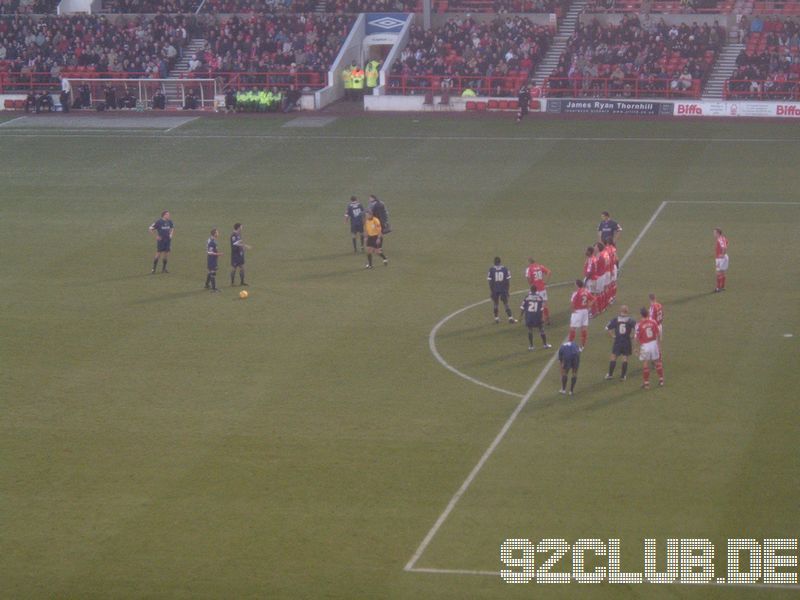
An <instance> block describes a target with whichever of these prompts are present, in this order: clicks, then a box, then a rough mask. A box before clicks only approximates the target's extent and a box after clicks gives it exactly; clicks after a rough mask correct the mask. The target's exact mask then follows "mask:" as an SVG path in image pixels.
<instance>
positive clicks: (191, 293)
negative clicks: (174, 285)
mask: <svg viewBox="0 0 800 600" xmlns="http://www.w3.org/2000/svg"><path fill="white" fill-rule="evenodd" d="M200 294H209V295H210V292H209V291H208V290H204V289H199V290H186V291H183V292H172V293H171V294H161V295H160V296H151V297H150V298H141V299H139V300H134V301H133V302H131V303H130V304H131V305H133V306H137V305H142V304H155V303H156V302H169V301H171V300H180V299H181V298H188V297H189V296H197V295H200ZM215 295H217V294H215Z"/></svg>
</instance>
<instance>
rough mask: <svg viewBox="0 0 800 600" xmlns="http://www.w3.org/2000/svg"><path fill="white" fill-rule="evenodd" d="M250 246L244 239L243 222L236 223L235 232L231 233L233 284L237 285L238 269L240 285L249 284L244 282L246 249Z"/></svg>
mask: <svg viewBox="0 0 800 600" xmlns="http://www.w3.org/2000/svg"><path fill="white" fill-rule="evenodd" d="M249 249H250V246H248V245H247V244H245V243H244V240H243V239H242V224H241V223H234V225H233V233H231V285H236V283H235V281H236V271H237V270H238V271H239V283H240V285H247V284H246V283H245V282H244V251H245V250H249Z"/></svg>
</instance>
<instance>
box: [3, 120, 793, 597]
mask: <svg viewBox="0 0 800 600" xmlns="http://www.w3.org/2000/svg"><path fill="white" fill-rule="evenodd" d="M285 122H286V119H284V118H277V117H276V118H264V119H258V118H241V119H230V120H228V119H218V118H211V119H199V120H196V121H194V122H192V123H190V124H188V125H185V126H183V127H180V128H178V129H176V130H174V131H170V132H163V131H152V132H142V131H94V130H92V131H85V132H82V131H79V130H76V131H43V130H41V129H26V128H19V127H16V128H15V127H14V123H10V124H9V126H7V127H0V151H1V152H2V156H3V160H2V161H0V177H1V178H2V179H1V181H2V191H0V215H1V216H2V223H3V225H4V236H3V247H4V250H3V252H2V261H0V281H2V294H0V308H1V310H0V327H2V342H1V343H0V365H2V367H0V369H2V377H0V414H2V418H0V540H2V542H1V544H2V546H0V547H1V548H2V553H1V554H0V582H2V583H1V584H0V597H3V598H127V597H130V598H134V597H136V598H141V597H148V598H155V597H159V598H201V597H208V598H246V597H254V598H255V597H257V598H346V599H355V598H454V599H455V598H458V599H461V598H532V597H537V598H538V597H545V598H550V597H553V598H575V597H588V598H726V599H728V598H762V597H767V596H769V597H796V594H797V590H796V589H794V590H792V589H781V588H761V589H759V588H738V589H735V588H732V587H730V586H702V587H695V586H680V585H669V586H657V585H629V586H623V585H602V586H583V585H578V584H576V583H573V584H571V585H562V586H546V585H538V584H529V585H518V586H514V585H509V584H506V583H504V582H503V581H502V580H501V579H500V577H499V576H490V575H479V574H472V573H451V574H447V573H441V572H419V571H413V570H412V571H410V572H409V571H406V570H404V567H405V566H406V564H407V563H408V561H409V560H410V558H411V557H412V555H413V554H414V553H415V551H416V550H417V548H418V547H419V546H420V543H421V542H422V540H423V538H425V536H426V534H427V533H428V532H429V531H430V529H431V527H432V526H433V525H434V522H435V521H436V520H437V518H438V517H439V516H440V515H441V514H442V512H443V511H444V510H445V507H446V506H447V505H448V502H450V500H451V498H453V495H454V493H456V491H457V490H458V489H459V486H461V485H462V483H463V482H464V481H465V479H466V478H467V476H468V475H469V474H470V472H471V470H472V469H473V467H475V465H476V464H477V463H478V461H479V459H480V458H481V456H482V455H483V454H484V452H485V451H486V449H487V448H488V447H489V445H490V444H491V443H492V441H493V440H494V439H495V436H497V434H498V432H499V431H500V429H501V427H502V426H503V424H504V423H506V421H507V419H508V418H509V416H510V415H511V413H512V412H513V411H514V408H515V407H516V406H517V405H518V403H519V401H520V396H521V395H524V394H525V393H526V392H527V390H529V389H530V387H531V385H532V383H533V382H534V380H536V378H537V377H538V376H539V375H540V373H542V371H543V369H545V367H546V366H547V364H548V361H549V360H550V357H551V356H552V354H551V352H552V351H543V350H537V351H536V352H532V353H531V352H528V351H527V339H526V337H525V331H524V328H523V327H522V326H520V325H516V326H511V325H508V324H505V323H501V324H500V325H494V323H493V322H492V318H491V308H490V306H489V305H488V304H482V305H478V306H476V307H474V308H471V309H469V310H465V311H463V312H461V313H459V314H457V315H455V316H453V317H452V318H451V319H449V320H447V321H446V322H445V323H444V324H443V325H442V326H441V328H440V329H439V331H438V333H437V335H436V339H435V344H436V347H437V349H438V351H439V352H440V353H441V356H442V357H443V359H444V360H445V361H446V362H447V363H449V364H450V365H452V366H453V367H454V368H456V369H458V370H460V371H462V372H463V373H465V374H467V375H469V376H470V377H472V378H474V379H476V380H479V381H481V382H484V383H486V384H489V385H493V386H496V387H499V388H503V389H505V390H508V391H509V392H511V394H502V393H498V392H496V391H492V390H490V389H487V388H485V387H481V386H479V385H476V384H475V383H473V382H470V381H468V380H466V379H464V378H460V377H458V376H457V375H455V374H454V373H452V372H451V371H448V370H446V369H445V368H444V366H443V365H441V364H440V363H439V362H437V360H435V358H434V356H433V355H432V353H431V352H430V350H429V346H428V345H429V334H430V332H431V330H432V328H433V327H434V326H435V325H436V324H437V323H439V322H440V321H441V320H442V319H444V318H445V317H447V316H448V315H451V314H452V313H454V312H456V311H458V310H459V309H461V308H463V307H465V306H467V305H470V304H473V303H476V302H479V301H481V300H483V299H484V298H486V296H487V289H486V282H485V276H486V275H485V274H486V270H487V269H488V267H489V265H490V264H491V260H492V258H493V257H494V256H495V255H499V256H501V257H502V258H503V260H504V261H505V263H506V264H507V265H508V266H509V267H510V269H511V271H512V282H513V284H512V288H513V289H515V290H522V289H523V282H522V273H523V268H524V266H525V265H526V263H527V257H528V256H529V255H533V256H535V257H536V258H537V259H539V260H540V261H542V262H543V263H544V264H546V265H548V266H549V267H550V268H551V269H552V270H553V282H568V281H570V280H572V279H574V278H575V277H576V276H577V275H579V273H580V269H581V265H582V249H583V248H584V247H585V246H586V245H587V243H590V242H592V241H594V239H595V236H596V233H595V231H596V226H597V222H598V220H599V213H600V211H601V210H609V211H610V212H611V213H612V215H613V216H614V217H615V218H616V219H617V220H618V221H620V222H621V223H622V225H623V228H624V231H623V234H622V238H621V243H620V254H621V255H622V254H624V253H625V252H627V251H628V250H629V249H630V247H631V244H632V243H633V241H634V239H635V238H636V237H637V235H638V234H639V232H641V231H642V230H643V228H644V227H645V225H646V224H647V223H648V221H649V220H650V219H651V217H652V216H653V214H654V212H655V211H656V210H657V209H658V208H659V207H660V206H662V203H666V204H664V205H663V208H662V210H661V212H660V213H659V214H658V217H657V218H656V219H655V220H654V221H653V222H652V223H651V226H650V227H649V229H647V231H646V233H645V235H643V236H642V237H641V239H640V241H639V244H638V245H637V246H636V248H634V249H633V251H632V252H631V253H630V256H629V258H628V260H627V263H626V264H625V268H624V271H623V274H622V276H621V279H620V285H619V288H620V290H619V299H618V302H619V303H626V304H628V305H630V306H631V307H632V308H634V309H635V308H638V307H639V306H642V305H644V304H645V303H646V299H647V293H648V292H650V291H653V292H656V293H657V294H658V296H659V298H660V300H661V301H662V302H663V304H664V306H665V312H666V326H665V336H664V354H665V370H666V378H667V386H666V387H665V388H663V389H654V390H652V391H649V392H643V391H641V390H640V389H639V380H640V369H639V366H638V361H636V363H635V364H634V365H633V366H632V370H631V373H630V376H629V380H628V381H627V382H625V383H622V382H619V381H613V382H605V381H603V379H602V377H603V374H604V372H605V369H606V367H607V361H608V352H609V350H610V341H609V340H608V338H607V337H606V336H605V335H604V333H603V330H602V328H603V326H604V325H605V323H606V318H605V317H606V315H604V316H603V317H602V318H600V319H596V320H595V321H593V322H592V324H591V327H590V333H589V343H588V346H587V349H586V351H585V352H584V354H583V359H582V365H581V371H580V377H579V381H578V386H577V393H576V395H575V396H574V397H571V398H567V397H562V396H560V395H559V394H557V393H556V390H557V388H558V386H559V377H558V373H557V369H556V368H553V369H551V370H549V371H548V372H547V374H546V375H545V377H544V379H543V380H542V383H541V385H540V386H539V387H538V388H537V389H536V390H535V392H534V393H533V394H532V395H531V396H530V399H529V401H528V403H527V404H526V405H525V407H524V409H523V410H522V411H521V412H520V413H519V415H518V417H517V418H516V419H515V420H514V422H513V424H512V425H511V427H510V428H509V429H508V432H507V433H506V435H505V436H504V437H503V439H502V441H501V442H500V443H499V445H497V447H496V449H495V450H494V451H493V452H492V454H491V456H490V457H489V458H488V460H487V461H486V462H485V464H484V465H483V466H482V468H481V469H480V471H479V472H478V473H477V475H476V476H475V477H474V479H473V480H472V481H471V482H470V485H469V486H468V487H467V489H466V492H465V493H464V494H463V496H461V497H460V499H459V500H458V502H457V503H456V504H455V505H454V507H453V508H452V511H450V512H449V514H448V516H447V518H446V519H445V520H444V522H443V523H442V525H441V527H440V528H438V530H437V531H436V534H435V535H434V536H433V538H432V539H431V540H430V543H429V544H427V545H426V547H425V548H424V552H422V554H421V556H419V558H418V560H417V561H416V562H415V563H414V566H415V568H418V569H431V570H454V571H465V572H473V571H474V572H482V571H493V572H497V571H499V569H500V568H501V564H500V560H499V547H500V544H501V543H502V542H503V540H505V539H506V538H529V539H531V540H533V541H536V540H540V539H542V538H547V537H555V538H564V539H567V540H569V541H574V540H576V539H578V538H588V537H597V538H601V539H609V538H619V539H621V540H622V548H623V551H622V559H623V566H624V567H625V568H626V569H627V570H641V568H642V566H641V562H642V558H641V555H642V551H641V545H642V540H643V539H644V538H647V537H652V538H656V539H658V540H659V541H660V542H661V541H664V540H666V538H670V537H679V538H681V537H683V538H685V537H699V538H709V539H711V540H712V541H713V542H714V543H715V544H716V545H717V548H718V549H722V548H723V546H724V541H725V540H726V539H727V538H734V537H754V538H758V539H763V538H768V537H794V538H797V537H798V536H800V511H798V508H800V505H798V497H799V496H798V492H800V475H798V473H800V454H798V452H797V448H796V446H797V440H798V435H799V434H800V417H798V409H797V398H798V389H800V375H799V374H798V373H799V371H798V364H800V360H798V359H799V358H800V352H799V351H798V342H799V341H800V311H798V303H800V284H798V281H799V280H800V263H799V262H798V260H797V258H796V245H797V242H798V240H800V237H799V236H798V231H799V229H798V226H800V205H798V204H791V203H797V202H800V197H798V189H799V187H798V184H800V178H799V177H798V171H797V165H798V164H800V135H798V130H797V127H796V125H794V124H789V123H786V124H783V123H780V124H777V123H758V122H738V121H689V122H678V121H670V122H665V121H642V122H635V121H590V120H576V121H565V120H547V119H531V120H529V121H526V122H524V123H523V124H522V125H520V126H515V125H514V124H513V122H512V119H499V118H491V117H485V118H475V119H461V118H448V117H444V118H439V119H437V118H431V117H429V116H422V117H420V116H387V117H375V116H367V117H365V118H352V117H343V118H340V119H338V120H336V121H335V122H333V123H331V124H329V125H327V126H325V127H323V128H317V129H290V128H283V127H282V125H283V124H284V123H285ZM369 193H376V194H378V195H379V196H380V197H381V198H382V199H384V200H385V201H386V203H387V206H388V208H389V211H390V216H391V221H392V225H393V229H394V232H393V233H391V234H390V235H389V236H388V237H387V242H386V252H387V254H388V256H389V259H390V263H389V266H388V267H386V268H384V267H383V266H381V265H380V263H378V264H377V265H376V268H375V269H374V270H372V271H364V270H363V269H362V267H363V264H364V257H363V256H362V255H358V256H354V255H353V253H352V249H351V247H350V239H349V232H348V230H347V227H346V226H345V225H344V223H343V213H344V209H345V205H346V202H347V199H348V198H349V196H350V195H351V194H356V195H358V196H359V197H360V198H361V199H363V200H364V201H366V197H367V195H368V194H369ZM779 203H784V204H779ZM164 209H169V210H171V212H172V215H173V219H174V221H175V223H176V235H175V239H174V242H173V253H172V256H171V258H170V262H169V268H170V271H171V273H170V274H168V275H161V274H158V275H155V276H150V275H149V270H150V266H151V260H152V253H153V249H154V243H153V240H152V238H151V236H150V235H149V234H148V232H147V227H148V225H149V224H150V223H151V222H152V221H153V220H154V219H155V218H156V217H157V216H158V214H159V213H160V211H161V210H164ZM236 221H241V222H242V223H244V226H245V230H244V234H245V235H244V237H245V240H246V241H247V242H248V243H249V244H250V245H252V246H253V248H252V250H250V251H249V252H248V254H247V274H248V279H249V280H250V283H251V286H250V288H249V291H250V298H249V299H247V300H246V301H241V300H239V299H238V297H237V294H236V292H237V291H238V288H229V287H228V281H227V268H226V267H225V266H223V268H222V269H221V271H220V275H219V281H220V283H221V284H222V288H223V292H222V293H221V294H217V295H211V294H208V293H206V292H205V291H204V290H203V289H202V285H203V281H204V277H205V256H204V252H205V240H206V238H207V236H208V231H209V229H210V228H211V227H214V226H216V227H219V228H220V229H221V232H222V236H221V241H222V244H221V246H222V248H223V250H224V251H225V252H226V255H225V256H223V257H222V261H221V262H222V264H223V265H227V259H228V250H229V249H228V247H227V237H226V236H227V235H228V234H229V233H230V229H231V226H232V224H233V223H234V222H236ZM717 226H718V227H721V228H723V229H724V230H725V232H726V234H727V235H728V236H729V239H730V242H731V247H730V255H731V268H730V272H729V277H728V287H729V290H728V291H727V292H725V293H724V294H717V295H714V294H710V293H709V292H710V291H711V289H712V288H713V285H714V271H713V248H714V246H713V244H714V240H713V236H712V232H711V231H712V228H713V227H717ZM569 291H570V288H569V287H568V286H562V287H554V288H552V289H551V292H550V297H551V307H552V311H553V317H554V324H553V327H552V328H551V329H550V331H549V335H550V338H551V340H552V343H553V344H554V346H556V347H557V346H558V344H559V343H560V341H561V340H562V339H563V337H564V336H565V334H566V331H567V329H566V326H567V323H568V311H567V309H568V299H569ZM519 299H520V296H519V295H515V296H514V297H513V300H514V301H513V302H512V306H513V308H514V309H515V312H516V311H517V309H518V304H519ZM612 314H613V309H612V312H609V313H607V315H608V318H610V317H611V316H612ZM790 334H791V335H792V336H793V337H787V336H788V335H790ZM513 394H517V395H516V396H514V395H513ZM724 567H725V565H724V562H723V561H721V560H718V561H717V569H718V571H719V570H721V571H723V572H724ZM795 570H796V569H795Z"/></svg>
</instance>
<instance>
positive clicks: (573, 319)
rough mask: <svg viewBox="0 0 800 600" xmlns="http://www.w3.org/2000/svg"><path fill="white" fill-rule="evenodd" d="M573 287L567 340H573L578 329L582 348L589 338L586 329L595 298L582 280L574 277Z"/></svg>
mask: <svg viewBox="0 0 800 600" xmlns="http://www.w3.org/2000/svg"><path fill="white" fill-rule="evenodd" d="M575 287H576V288H577V289H576V290H575V291H574V292H573V293H572V298H571V299H570V302H571V303H572V315H571V316H570V318H569V341H570V342H574V341H575V332H576V331H577V330H578V329H580V330H581V346H580V349H581V350H583V349H584V348H585V347H586V342H587V340H588V339H589V331H588V329H587V327H589V310H590V309H591V308H592V306H594V303H595V301H596V299H595V297H594V296H593V295H592V294H590V293H589V290H587V289H586V286H584V284H583V281H582V280H580V279H576V280H575Z"/></svg>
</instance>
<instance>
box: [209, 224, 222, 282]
mask: <svg viewBox="0 0 800 600" xmlns="http://www.w3.org/2000/svg"><path fill="white" fill-rule="evenodd" d="M218 237H219V229H217V228H216V227H215V228H214V229H212V230H211V237H210V238H208V241H207V242H206V266H207V267H208V275H206V289H209V288H210V289H211V291H212V292H219V291H220V290H218V289H217V260H218V257H220V256H222V252H220V251H219V248H217V238H218Z"/></svg>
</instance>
